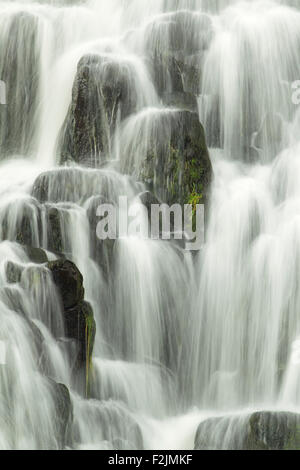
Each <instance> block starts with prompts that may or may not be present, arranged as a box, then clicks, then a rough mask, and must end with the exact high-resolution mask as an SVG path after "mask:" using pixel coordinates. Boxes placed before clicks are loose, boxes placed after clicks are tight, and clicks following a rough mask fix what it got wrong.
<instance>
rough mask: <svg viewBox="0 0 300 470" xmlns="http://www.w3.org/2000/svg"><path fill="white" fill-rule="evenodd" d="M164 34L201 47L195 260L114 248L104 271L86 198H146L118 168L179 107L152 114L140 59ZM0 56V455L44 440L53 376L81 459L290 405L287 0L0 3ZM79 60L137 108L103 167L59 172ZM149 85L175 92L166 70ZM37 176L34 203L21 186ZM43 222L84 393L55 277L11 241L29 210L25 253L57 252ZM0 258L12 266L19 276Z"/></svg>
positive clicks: (293, 219)
mask: <svg viewBox="0 0 300 470" xmlns="http://www.w3.org/2000/svg"><path fill="white" fill-rule="evenodd" d="M178 24H179V25H180V26H179V27H174V25H175V26H176V25H178ZM178 36H179V37H178ZM174 40H175V41H176V40H178V41H179V42H180V47H181V50H183V51H185V53H186V55H187V56H188V55H189V51H190V50H191V49H192V50H193V51H197V53H196V54H195V53H193V54H190V60H192V61H193V64H194V66H195V67H196V68H198V69H201V79H199V83H197V84H196V85H197V88H198V91H197V92H196V94H197V103H198V110H199V119H200V121H201V122H202V123H203V125H204V128H205V133H206V138H207V143H208V146H209V151H210V157H211V160H212V164H213V170H214V181H213V184H212V188H211V198H210V217H209V224H208V227H207V240H206V244H205V246H204V248H203V249H202V250H201V252H199V253H198V254H197V255H196V256H194V257H192V255H191V256H190V255H186V254H185V255H183V253H182V250H181V249H180V247H178V246H175V245H174V244H172V243H166V242H163V241H154V240H143V239H140V238H136V239H135V238H131V237H128V238H123V239H120V240H117V241H116V244H115V247H114V255H113V256H114V260H113V266H114V268H113V269H111V270H109V272H107V271H105V269H102V268H101V266H99V263H97V260H96V255H95V250H96V241H95V234H94V233H91V231H92V230H91V226H90V219H89V216H90V215H91V213H92V211H93V208H94V207H96V206H95V205H94V204H95V202H96V201H97V197H99V195H103V194H105V197H106V199H108V200H109V201H113V202H115V203H117V201H118V197H119V196H124V195H125V196H127V197H128V198H129V199H130V200H131V201H133V200H134V198H135V197H136V196H137V195H138V194H139V193H141V191H142V190H143V185H142V184H141V183H136V182H135V181H134V179H133V178H131V177H129V176H127V175H126V173H131V174H133V175H134V169H136V168H138V166H139V164H140V162H141V161H142V159H143V158H144V155H145V153H146V151H147V148H148V146H149V142H150V143H151V142H152V141H159V142H161V141H164V139H167V138H168V135H169V133H170V129H169V127H168V126H169V123H170V119H172V116H173V115H175V114H176V110H174V108H171V107H169V106H164V105H162V101H161V99H160V96H159V93H158V89H157V81H156V78H157V77H155V73H154V74H153V70H152V68H151V61H149V53H150V52H153V51H154V52H155V53H156V54H158V53H162V52H164V51H165V50H168V48H170V44H171V43H172V41H174ZM0 45H1V46H0V79H1V80H2V81H3V82H5V84H6V101H7V104H6V105H0V159H1V163H0V222H1V226H0V239H1V240H2V242H1V243H0V325H1V327H0V341H2V342H3V343H4V344H5V347H6V361H5V364H2V365H0V448H1V449H23V448H30V449H52V448H54V449H55V448H58V447H59V443H58V442H57V440H56V439H55V436H56V434H57V433H56V429H55V420H54V419H53V417H54V415H55V412H56V411H55V410H56V403H55V396H53V393H52V388H51V386H50V385H51V384H50V385H49V380H50V379H51V380H54V381H56V382H59V383H63V384H65V385H66V386H68V387H69V389H70V393H71V398H72V403H73V440H72V444H71V446H72V447H74V448H76V449H90V448H92V449H114V448H126V449H131V448H140V447H141V446H144V448H146V449H159V448H161V449H164V448H165V449H192V448H193V446H194V438H195V433H196V429H197V427H198V425H199V423H200V422H201V421H203V420H204V419H206V418H208V417H215V416H224V415H227V414H230V415H233V416H241V417H243V416H244V415H246V414H247V413H250V412H252V411H256V410H280V411H287V410H291V411H296V412H297V411H300V361H298V360H297V357H298V355H297V353H298V349H299V340H300V315H299V312H300V289H299V278H300V185H299V181H300V141H299V135H300V108H299V107H298V106H297V105H295V104H294V103H293V99H292V96H293V92H294V91H295V90H293V89H292V83H293V82H295V81H296V80H300V52H299V51H300V1H298V0H286V1H284V0H282V1H279V0H278V1H275V0H273V1H268V0H262V1H259V0H253V1H252V0H248V1H239V0H151V1H148V0H147V1H146V0H87V1H75V0H68V1H67V0H53V1H50V0H49V1H48V0H39V1H38V0H36V1H32V0H31V1H30V0H23V1H14V0H11V1H2V0H1V1H0ZM149 51H150V52H149ZM86 54H98V55H100V56H101V57H103V60H104V64H105V63H106V62H109V63H116V64H118V66H119V67H121V68H122V71H123V72H124V74H125V76H126V79H127V82H128V83H129V86H130V90H131V92H132V96H133V97H134V98H133V99H134V102H135V113H134V114H131V115H129V117H126V119H125V120H122V116H121V113H122V111H120V110H119V111H118V114H117V118H116V124H115V131H114V136H113V137H112V138H111V139H110V138H109V137H108V138H107V139H108V141H109V145H108V148H107V150H106V151H105V152H104V153H105V155H104V156H103V158H102V157H101V158H102V160H105V161H109V162H110V163H111V164H110V165H108V166H105V167H102V166H100V165H98V164H96V166H98V168H90V167H86V166H85V167H83V166H82V167H81V166H78V165H77V166H76V165H73V166H71V167H67V168H62V167H59V166H58V160H59V157H58V156H59V152H60V145H61V140H60V133H61V128H62V126H63V124H64V120H65V117H66V115H67V113H68V108H69V105H70V102H71V97H72V86H73V82H74V78H75V75H76V70H77V64H78V62H79V60H80V59H81V57H82V56H84V55H86ZM105 61H106V62H105ZM105 73H107V69H106V68H105V66H104V67H103V69H100V70H99V74H102V75H101V76H103V77H104V76H105ZM161 80H162V82H163V83H164V86H165V88H166V89H167V90H168V89H170V91H171V89H172V72H171V71H170V72H168V71H164V73H163V74H162V77H161ZM170 116H171V117H170ZM103 132H106V133H107V135H108V134H109V132H110V131H109V129H105V130H104V131H103ZM115 162H120V168H121V169H122V173H121V172H118V171H117V170H116V167H115V166H114V164H115ZM49 170H51V176H50V178H49V184H48V187H47V189H48V191H47V195H46V198H45V201H42V202H41V198H39V197H38V196H37V194H36V192H35V189H34V182H35V180H36V178H37V177H38V176H39V175H41V174H42V175H43V174H45V175H46V174H48V173H45V172H48V171H49ZM49 210H56V211H58V214H59V219H60V223H61V227H62V242H61V243H62V246H61V247H60V251H62V252H64V253H67V255H68V257H69V258H70V259H72V261H74V262H75V263H76V265H77V266H78V268H79V269H80V271H81V272H82V274H83V278H84V285H85V290H86V299H87V300H88V301H89V302H90V303H91V305H92V307H93V311H94V316H95V319H96V323H97V334H96V340H95V347H94V353H93V368H92V374H93V377H92V383H91V391H90V395H91V397H90V398H89V399H86V398H84V397H83V396H81V395H80V393H79V392H78V390H77V389H76V387H75V386H74V384H73V382H72V377H71V375H72V374H71V364H70V361H69V358H68V354H67V352H66V349H67V348H66V343H65V341H64V325H63V320H62V312H61V307H60V302H59V300H58V298H57V295H58V294H57V292H56V288H55V286H54V284H53V281H52V279H51V276H50V274H49V272H48V270H47V269H46V268H45V267H44V266H43V265H36V264H33V263H32V262H31V261H30V258H29V257H28V254H27V253H26V250H25V248H22V246H21V245H20V244H18V243H16V242H17V241H19V240H18V234H19V232H20V227H22V224H23V222H24V216H26V218H27V220H28V221H29V222H28V223H29V227H30V237H31V240H30V244H32V245H33V246H35V247H42V248H44V249H46V250H49V252H50V251H55V250H52V245H51V243H52V241H51V229H49V226H48V216H47V214H48V211H49ZM93 215H94V217H95V214H93ZM8 262H14V263H17V264H19V265H21V266H22V267H23V268H24V269H23V271H22V277H21V280H20V282H19V283H18V284H9V283H8V280H7V263H8ZM36 279H38V280H39V281H38V282H36ZM20 312H22V314H20ZM36 328H38V330H39V334H41V335H42V337H43V344H44V350H46V352H47V354H46V355H47V360H45V361H44V362H45V364H44V363H43V358H42V357H41V356H40V353H39V348H38V345H37V344H36V340H35V339H36V338H35V336H36V334H37V333H36ZM41 363H42V365H41ZM49 378H50V379H49ZM241 419H242V418H241ZM236 426H238V424H236ZM228 432H229V433H230V429H229V430H227V433H228ZM224 440H225V438H224ZM225 447H226V445H225Z"/></svg>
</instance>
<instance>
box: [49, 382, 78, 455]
mask: <svg viewBox="0 0 300 470" xmlns="http://www.w3.org/2000/svg"><path fill="white" fill-rule="evenodd" d="M47 380H48V381H49V384H50V386H51V392H52V395H53V400H54V404H55V416H54V420H55V425H56V426H55V427H56V440H57V442H58V444H59V447H60V448H61V449H64V448H65V447H66V446H67V445H70V443H71V428H72V422H73V406H72V402H71V397H70V392H69V390H68V388H67V387H66V386H65V385H64V384H61V383H56V382H55V381H54V380H51V379H47Z"/></svg>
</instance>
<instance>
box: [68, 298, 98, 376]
mask: <svg viewBox="0 0 300 470" xmlns="http://www.w3.org/2000/svg"><path fill="white" fill-rule="evenodd" d="M64 320H65V331H66V336H67V337H68V338H72V339H75V340H76V341H77V342H78V347H79V349H78V355H77V358H76V363H75V367H76V369H81V368H82V367H84V371H86V372H87V374H88V371H89V367H90V363H91V358H92V353H93V347H94V341H95V335H96V323H95V320H94V315H93V309H92V307H91V305H90V304H89V303H88V302H80V303H79V304H78V305H76V306H75V307H73V308H69V309H67V310H65V312H64ZM86 381H87V384H88V377H86Z"/></svg>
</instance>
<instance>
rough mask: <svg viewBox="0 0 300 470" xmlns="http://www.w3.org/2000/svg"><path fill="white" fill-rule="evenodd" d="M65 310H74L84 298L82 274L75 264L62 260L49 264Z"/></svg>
mask: <svg viewBox="0 0 300 470" xmlns="http://www.w3.org/2000/svg"><path fill="white" fill-rule="evenodd" d="M47 267H48V269H49V270H50V271H51V273H52V276H53V280H54V283H55V285H56V286H57V288H58V290H59V293H60V295H61V299H62V302H63V306H64V308H65V309H69V308H73V307H75V306H76V305H77V304H79V303H80V302H81V301H82V300H83V298H84V288H83V278H82V274H81V273H80V271H79V270H78V268H77V267H76V266H75V264H74V263H72V262H71V261H68V260H64V259H60V260H57V261H50V262H49V263H48V264H47Z"/></svg>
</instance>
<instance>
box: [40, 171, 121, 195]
mask: <svg viewBox="0 0 300 470" xmlns="http://www.w3.org/2000/svg"><path fill="white" fill-rule="evenodd" d="M112 178H113V177H112V176H111V174H110V173H109V172H105V171H102V170H88V169H83V168H60V169H56V170H52V171H46V172H44V173H41V174H40V175H39V176H38V177H37V179H36V180H35V182H34V184H33V188H32V195H33V197H34V198H36V199H37V200H38V201H39V202H40V203H45V202H52V203H58V202H62V201H63V202H75V203H79V202H84V201H86V200H87V199H89V198H90V197H92V196H93V195H94V194H98V192H99V189H100V190H101V192H102V194H104V195H107V194H108V192H109V187H110V186H111V179H112Z"/></svg>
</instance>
